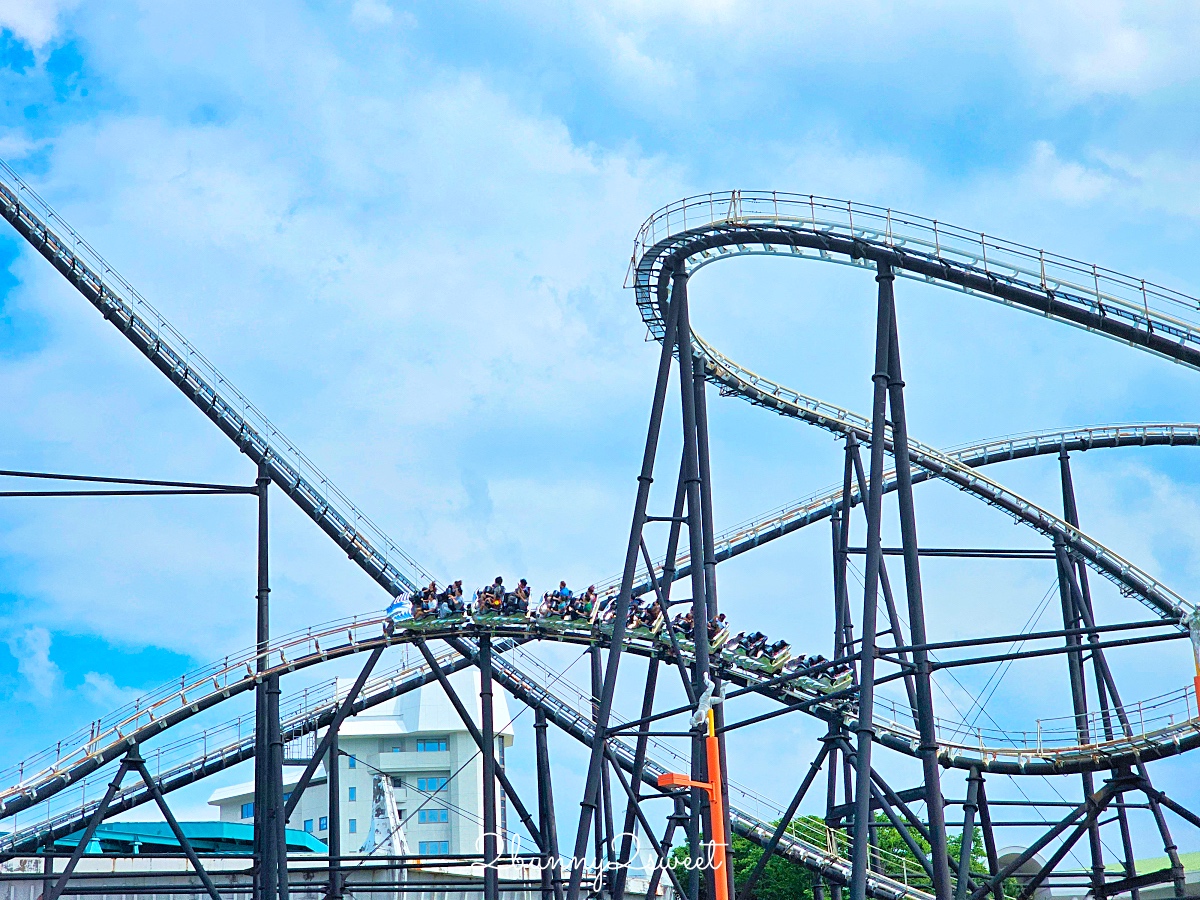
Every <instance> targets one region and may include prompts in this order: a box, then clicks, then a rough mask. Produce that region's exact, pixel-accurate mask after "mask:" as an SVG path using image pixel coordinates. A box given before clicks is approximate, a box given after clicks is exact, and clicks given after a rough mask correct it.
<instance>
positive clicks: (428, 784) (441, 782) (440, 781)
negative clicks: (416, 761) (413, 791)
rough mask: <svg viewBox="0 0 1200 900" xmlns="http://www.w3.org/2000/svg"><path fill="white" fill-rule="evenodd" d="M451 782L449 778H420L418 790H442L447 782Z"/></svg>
mask: <svg viewBox="0 0 1200 900" xmlns="http://www.w3.org/2000/svg"><path fill="white" fill-rule="evenodd" d="M449 782H450V779H449V778H440V777H439V778H418V779H417V790H418V791H429V792H431V793H432V792H433V791H440V790H441V789H442V788H444V787H445V786H446V785H447V784H449Z"/></svg>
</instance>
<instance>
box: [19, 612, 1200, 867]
mask: <svg viewBox="0 0 1200 900" xmlns="http://www.w3.org/2000/svg"><path fill="white" fill-rule="evenodd" d="M383 622H384V618H383V617H382V616H368V617H355V618H352V619H343V620H338V621H334V622H330V623H328V624H326V625H323V626H320V627H314V628H310V629H306V630H304V631H302V632H297V633H295V634H293V635H288V636H285V637H283V638H279V639H276V640H274V641H273V642H272V643H271V645H270V647H269V648H268V649H267V651H266V652H265V653H264V654H262V656H264V657H265V660H266V671H265V673H262V674H260V673H258V671H257V665H256V664H257V662H258V659H259V656H260V654H259V653H258V652H256V651H255V650H254V649H248V650H246V651H244V652H242V653H239V654H234V655H232V656H228V657H224V658H223V659H222V660H219V661H217V662H215V663H213V664H211V665H209V666H206V667H203V668H201V669H197V670H195V671H194V672H192V673H189V674H188V675H186V676H184V677H183V678H181V679H180V681H178V682H172V683H170V684H167V685H164V686H162V687H161V688H160V689H158V690H156V691H154V692H151V693H150V694H147V695H145V696H144V697H141V698H138V699H137V700H136V701H134V702H132V703H130V704H127V705H126V706H124V707H122V708H121V709H118V710H117V711H115V712H113V713H110V714H109V715H107V716H105V717H104V718H102V719H100V720H97V721H96V722H93V723H92V724H91V725H90V726H89V727H88V728H87V729H81V730H80V731H78V732H76V733H75V734H74V735H72V736H70V737H68V738H67V739H64V740H63V741H60V742H59V743H58V744H56V745H55V746H54V747H51V748H48V749H47V750H45V751H43V752H42V753H40V754H37V755H35V756H33V757H30V758H28V759H26V760H23V761H22V762H20V763H18V764H17V765H15V766H10V767H9V768H8V769H6V770H4V771H2V772H0V782H3V783H8V784H11V786H10V787H8V788H6V789H5V790H3V792H0V818H6V819H7V818H11V817H12V816H15V815H17V814H18V813H20V812H22V811H24V810H28V809H31V808H33V807H36V806H37V805H38V804H40V803H45V802H47V801H49V800H50V799H51V798H53V797H55V796H56V795H58V794H59V793H61V792H63V791H66V790H68V789H71V788H73V787H75V786H77V785H79V784H80V783H81V782H82V781H84V780H85V779H87V778H88V777H89V776H92V775H93V774H94V773H97V772H99V770H100V769H102V768H103V767H104V766H106V765H108V764H109V763H112V762H114V761H115V760H117V759H118V758H119V757H120V756H121V755H123V754H124V753H125V751H126V750H127V749H129V748H130V747H132V746H133V745H135V744H139V745H140V744H144V743H145V742H147V741H149V740H151V739H153V738H155V737H158V736H159V735H161V734H163V733H164V732H166V731H167V730H168V729H171V728H174V727H178V726H180V725H181V724H183V723H184V722H186V721H187V720H188V719H190V718H191V717H193V716H195V715H197V714H199V713H201V712H203V711H205V710H207V709H210V708H212V707H215V706H216V705H218V704H220V703H223V702H226V701H228V700H230V699H232V698H234V697H236V696H238V695H239V694H243V693H246V692H248V691H250V690H252V689H253V688H254V686H255V685H256V683H257V681H258V680H259V679H260V678H264V677H266V675H268V674H270V673H272V672H275V673H280V674H285V673H290V672H296V671H301V670H304V669H308V668H310V667H312V666H315V665H319V664H321V663H324V662H328V661H330V660H335V659H342V658H345V657H348V656H351V655H354V654H357V653H362V652H368V651H371V650H374V649H376V648H377V647H379V646H381V645H391V644H395V645H402V644H406V643H410V642H412V641H414V640H416V639H418V638H421V639H426V640H434V639H441V640H475V639H476V638H478V637H479V636H480V635H481V634H484V633H487V634H489V635H492V636H493V637H495V638H496V639H498V640H504V641H511V642H524V641H527V640H554V641H564V642H568V643H574V644H581V645H592V644H596V643H600V644H606V643H607V642H608V640H609V634H607V633H606V632H605V630H604V629H598V628H596V627H593V626H591V625H589V624H587V623H582V624H570V623H562V622H555V623H553V624H547V623H540V622H537V621H536V620H534V621H530V620H525V619H517V618H493V617H486V618H484V619H481V620H479V621H473V620H470V619H466V620H464V619H456V620H436V621H433V622H430V623H429V624H422V625H420V626H414V627H412V628H407V629H398V630H397V631H396V632H395V633H394V634H393V635H391V636H387V635H385V634H384V633H383V627H382V626H383ZM498 646H499V647H502V648H504V649H507V648H509V647H511V646H514V644H513V643H509V644H498ZM624 649H625V651H626V652H632V653H635V654H638V655H641V656H646V657H649V656H659V657H664V656H668V655H669V653H670V649H669V648H668V647H667V646H665V644H664V640H663V639H662V638H661V637H656V636H654V635H652V634H650V633H648V632H646V631H645V630H640V631H635V632H632V633H630V634H628V635H627V637H626V641H625V645H624ZM681 650H682V652H683V656H684V660H685V662H690V661H691V659H692V654H691V645H690V644H688V643H686V642H685V643H684V644H683V646H682V647H681ZM713 662H714V665H715V666H717V667H719V669H720V671H721V672H722V675H723V677H724V678H725V679H726V680H728V681H729V682H731V683H734V684H737V685H739V686H743V687H751V688H754V689H756V690H757V692H758V693H761V694H763V695H764V696H766V697H769V698H771V699H774V700H776V701H778V702H780V703H782V704H785V705H788V706H792V705H796V704H804V705H805V707H804V708H805V710H806V711H807V712H809V713H811V714H813V715H815V716H817V717H819V718H821V719H824V720H826V721H847V722H851V723H852V722H853V721H854V704H853V696H852V694H851V693H848V692H837V693H836V694H833V695H827V694H826V693H825V690H827V688H826V689H822V687H821V686H820V684H819V683H818V682H817V681H815V680H813V679H810V678H797V679H794V680H791V681H786V682H782V683H780V682H778V681H777V680H776V679H775V678H774V677H773V675H772V673H770V672H768V671H764V670H762V669H760V668H756V667H754V665H753V664H751V663H750V662H748V661H747V660H746V659H745V657H743V656H741V655H738V654H732V653H729V652H727V651H720V652H719V653H716V654H714V658H713ZM432 677H433V676H432V675H430V674H428V672H427V670H426V669H425V667H424V666H422V665H416V666H413V665H408V664H405V665H404V666H402V667H400V668H399V669H397V670H395V671H393V672H390V673H388V674H386V675H381V676H378V677H376V678H375V679H374V680H372V681H371V682H370V683H369V686H368V691H367V692H366V693H365V694H364V698H365V699H364V700H363V701H362V703H363V704H364V707H363V708H365V706H368V705H373V704H374V703H377V702H381V701H382V700H384V699H387V698H389V697H392V696H396V695H397V694H398V693H401V692H403V690H408V689H411V688H412V687H417V686H420V685H421V684H425V683H428V681H429V680H430V679H431V678H432ZM371 698H375V699H371ZM312 702H313V703H316V704H317V705H318V706H320V704H321V703H324V702H326V701H325V699H324V698H322V697H321V696H320V695H319V694H315V695H314V699H313V701H312ZM330 702H331V701H330ZM312 709H313V706H312V703H308V702H304V701H302V702H300V703H299V705H298V706H296V708H295V712H294V713H292V714H291V715H290V716H289V717H288V719H287V723H285V726H284V732H285V738H286V739H289V740H290V739H292V738H294V737H297V736H299V735H300V734H303V733H307V732H308V731H311V730H313V729H315V728H317V727H323V726H324V725H325V724H327V722H328V717H327V715H328V712H327V710H326V711H321V712H320V713H319V715H320V716H324V718H319V719H314V718H313V716H314V715H318V714H317V713H313V712H312ZM322 710H324V707H322ZM880 710H881V712H882V713H883V715H877V716H876V720H875V724H876V728H877V730H878V733H879V737H878V740H879V742H880V743H881V744H883V745H884V746H887V747H889V748H891V749H893V750H896V751H898V752H901V753H905V754H909V755H911V754H913V753H915V752H916V746H917V732H916V729H915V726H914V725H913V724H912V723H911V721H906V720H905V718H904V714H903V712H902V711H901V710H899V709H898V708H897V707H895V706H890V707H889V706H886V705H883V704H881V706H880ZM1127 710H1128V711H1129V712H1130V715H1131V717H1132V718H1133V720H1134V721H1139V722H1141V723H1143V724H1146V723H1147V721H1148V725H1149V727H1147V728H1145V729H1144V730H1143V732H1141V733H1138V734H1135V735H1133V736H1130V737H1118V738H1116V739H1114V740H1112V741H1107V742H1099V743H1096V744H1091V745H1087V746H1078V745H1076V744H1074V743H1072V742H1071V739H1070V738H1071V735H1073V734H1074V719H1070V720H1064V721H1063V722H1061V723H1055V727H1050V726H1049V724H1048V723H1047V725H1046V727H1041V728H1039V729H1037V730H1036V731H1035V730H1034V729H1032V728H1031V729H1028V730H1026V731H1024V732H1013V733H1003V732H989V733H987V738H988V742H987V743H984V742H983V740H982V739H981V740H980V741H978V742H974V741H970V740H965V739H964V740H947V741H944V742H940V746H939V754H940V757H941V759H942V762H943V764H944V765H947V766H954V767H957V768H968V769H969V768H971V767H978V768H981V769H982V770H984V771H988V772H997V773H1005V774H1024V773H1027V774H1038V773H1040V774H1062V773H1070V772H1078V771H1091V770H1102V769H1109V768H1112V767H1113V766H1116V765H1121V764H1125V763H1129V762H1131V761H1134V760H1139V759H1140V760H1142V761H1149V760H1153V759H1157V758H1161V757H1166V756H1172V755H1176V754H1178V753H1181V752H1185V751H1187V750H1190V749H1192V748H1193V747H1196V746H1200V717H1198V715H1197V713H1196V705H1195V694H1194V692H1192V691H1185V692H1183V693H1181V694H1179V695H1178V696H1175V695H1171V696H1170V697H1168V698H1163V699H1162V700H1160V701H1159V702H1158V703H1157V704H1156V703H1155V702H1153V701H1150V702H1147V703H1143V704H1139V705H1138V706H1137V707H1127ZM1147 711H1149V717H1148V719H1147V716H1146V712H1147ZM236 721H237V720H234V722H235V723H236ZM940 724H941V725H942V727H943V729H944V730H945V731H946V732H952V733H955V734H957V733H960V732H962V731H963V726H962V725H961V723H954V722H945V723H940ZM231 727H233V725H232V724H231V723H226V725H225V726H218V727H217V732H222V729H223V732H228V730H229V729H230V728H231ZM214 733H216V732H214ZM969 734H970V735H971V736H974V735H975V734H976V731H975V730H974V729H971V730H970V731H969ZM980 735H981V737H982V733H980ZM242 738H243V736H242V735H241V734H240V733H239V735H238V740H242ZM246 739H247V740H251V741H252V738H246ZM189 741H190V743H189ZM197 741H199V742H200V743H201V745H202V748H203V749H202V751H198V752H197V753H196V755H194V756H189V757H188V758H187V759H186V760H185V762H184V763H183V764H181V771H180V772H179V773H178V774H172V775H171V779H172V781H171V782H170V783H171V784H172V785H174V786H181V785H182V784H186V783H191V782H192V781H194V780H196V779H198V778H202V777H205V776H206V775H208V774H211V773H212V772H213V771H217V770H219V769H220V768H223V767H225V765H232V764H234V763H235V762H240V761H241V760H242V759H245V758H249V757H248V756H247V755H245V754H250V755H252V754H253V745H252V743H251V744H249V745H247V746H246V747H244V748H243V749H242V750H239V751H237V754H241V755H236V754H235V755H233V756H231V755H229V754H228V753H227V752H226V751H223V750H221V749H220V747H219V746H217V744H218V743H219V742H217V740H216V738H213V740H212V744H213V746H210V741H209V738H208V737H206V736H205V735H201V736H199V737H193V738H190V739H185V740H184V741H183V742H181V744H180V746H181V747H182V746H188V747H193V749H194V748H195V745H196V742H197ZM993 741H996V742H995V743H992V742H993ZM230 752H232V751H230ZM171 758H174V757H169V759H171ZM221 760H225V762H221ZM176 779H179V780H178V782H177V781H176ZM131 790H132V789H131ZM130 796H136V794H131V795H130ZM143 799H144V798H143ZM139 802H140V801H139ZM132 805H136V804H132ZM49 818H50V819H51V820H52V819H53V816H51V817H49ZM71 823H74V824H77V820H76V819H70V820H69V822H66V821H64V822H63V823H59V824H58V825H54V826H53V827H55V828H56V830H61V829H62V828H66V827H67V825H68V824H71ZM43 830H44V829H43ZM18 834H21V833H20V832H18ZM16 839H17V838H16V836H14V838H13V840H16ZM4 847H5V844H4V843H3V842H0V851H2V850H3V849H4Z"/></svg>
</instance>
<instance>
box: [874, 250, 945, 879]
mask: <svg viewBox="0 0 1200 900" xmlns="http://www.w3.org/2000/svg"><path fill="white" fill-rule="evenodd" d="M876 278H877V280H878V281H879V294H880V305H881V306H884V305H886V306H887V311H888V316H889V319H890V325H891V327H890V328H889V329H888V358H887V363H888V399H889V401H890V406H891V412H892V442H893V450H892V452H893V455H894V456H895V459H896V495H897V499H898V500H899V506H900V542H901V544H902V545H903V547H904V584H905V588H906V590H907V594H908V627H909V630H910V631H911V632H912V641H913V643H914V644H917V645H920V644H924V643H926V642H927V641H928V637H927V636H926V633H925V601H924V598H923V593H922V589H921V563H920V558H919V555H918V544H917V516H916V509H915V507H914V505H913V492H912V468H911V465H910V463H909V458H908V424H907V420H906V417H905V412H904V377H903V374H902V373H901V368H900V336H899V329H898V328H897V325H896V303H895V298H894V297H893V295H892V284H893V282H894V281H895V275H894V274H893V273H892V269H891V266H889V265H886V264H882V263H881V264H880V265H879V274H878V275H877V276H876ZM885 296H886V299H885ZM872 449H873V448H872ZM872 462H874V455H873V454H872ZM864 651H865V645H864ZM913 663H914V664H915V665H916V675H915V678H914V681H915V683H916V695H917V730H918V732H919V733H920V740H921V743H920V746H919V748H918V752H919V753H920V756H921V767H922V769H923V770H924V775H925V796H926V804H927V808H928V810H929V834H930V836H929V843H930V851H929V852H930V857H931V859H932V862H933V888H934V894H935V895H936V896H937V898H938V900H950V898H951V896H952V894H953V890H952V888H951V885H950V865H949V862H950V861H949V855H948V851H947V847H946V819H945V815H946V814H945V809H944V807H943V805H942V786H941V767H940V766H939V764H938V745H937V724H936V720H935V718H934V709H933V690H932V686H931V681H930V671H931V670H930V668H929V654H928V653H925V652H924V651H920V650H914V651H913ZM964 877H965V876H964ZM856 900H858V898H856Z"/></svg>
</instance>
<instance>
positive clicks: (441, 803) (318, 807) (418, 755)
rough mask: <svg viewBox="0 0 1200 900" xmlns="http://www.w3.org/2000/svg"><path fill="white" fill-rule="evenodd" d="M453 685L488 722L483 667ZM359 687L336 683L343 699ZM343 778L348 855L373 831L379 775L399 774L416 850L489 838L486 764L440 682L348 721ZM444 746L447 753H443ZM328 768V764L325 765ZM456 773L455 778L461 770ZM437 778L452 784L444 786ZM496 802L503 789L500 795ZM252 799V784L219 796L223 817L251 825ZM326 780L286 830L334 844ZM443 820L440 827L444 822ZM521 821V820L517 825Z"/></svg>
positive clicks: (502, 715)
mask: <svg viewBox="0 0 1200 900" xmlns="http://www.w3.org/2000/svg"><path fill="white" fill-rule="evenodd" d="M450 681H451V684H452V685H453V687H454V689H455V691H456V692H457V693H458V695H459V697H461V698H462V701H463V703H464V704H466V706H467V708H468V710H470V711H471V713H472V717H473V718H474V720H475V723H476V724H477V725H478V724H480V722H481V718H480V708H479V671H478V670H477V669H475V668H473V667H472V668H469V669H464V670H463V671H461V672H457V673H455V674H454V675H452V676H451V678H450ZM351 684H352V680H350V679H345V680H343V679H338V692H339V694H340V695H344V694H345V693H346V692H347V691H349V689H350V687H351ZM492 705H493V711H494V721H495V727H496V742H497V756H499V754H500V752H501V745H502V746H503V747H504V748H507V747H509V746H511V745H512V742H513V729H512V726H511V725H510V724H509V712H508V705H507V703H506V702H505V696H504V693H503V691H501V690H499V689H497V690H496V691H495V693H494V694H493V697H492ZM338 741H339V746H340V749H341V751H342V755H341V756H340V759H339V765H340V770H339V775H340V777H341V832H342V852H343V853H348V854H349V853H357V852H358V850H359V848H360V847H361V846H362V844H363V842H364V841H365V840H366V838H367V835H368V833H369V832H370V824H371V789H372V779H373V777H374V776H375V775H376V774H377V773H379V772H383V773H386V774H387V775H388V776H389V777H391V778H392V783H393V791H394V793H395V796H396V805H397V806H398V807H399V809H400V810H401V811H402V813H401V816H402V821H403V823H404V830H405V833H406V835H407V838H408V842H409V846H410V847H411V848H412V851H413V852H414V853H417V852H421V846H422V845H425V848H426V849H425V852H427V853H438V852H442V851H443V846H442V845H444V850H445V852H449V853H452V854H465V853H478V852H481V847H482V836H483V826H482V821H483V759H482V757H481V756H478V755H477V752H478V747H477V746H476V744H475V741H474V740H473V739H472V738H471V734H470V732H468V731H467V729H466V728H465V727H464V726H463V724H462V721H461V720H460V719H459V717H458V714H457V713H456V712H455V711H454V707H453V706H452V705H451V704H450V701H449V699H448V698H447V697H446V695H445V693H444V692H443V691H442V689H441V687H440V686H439V685H437V684H433V685H429V686H426V687H424V688H420V689H418V690H415V691H412V692H410V693H408V694H405V695H403V696H401V697H397V698H395V699H393V700H389V701H387V702H385V703H382V704H380V705H379V706H376V707H374V708H372V709H369V710H366V711H365V712H363V713H362V714H360V715H357V716H353V717H351V718H349V719H347V720H346V721H345V722H344V723H343V724H342V727H341V730H340V732H339V739H338ZM443 745H444V748H445V749H441V748H442V747H443ZM324 765H326V766H327V765H329V760H325V763H324ZM302 771H303V770H302V769H301V768H299V767H291V766H289V767H287V768H285V769H284V792H285V793H287V792H289V791H290V790H291V788H292V787H293V786H294V785H295V783H296V781H297V779H298V778H299V777H300V774H301V772H302ZM456 773H457V774H456ZM434 779H447V783H446V784H445V786H444V787H440V788H438V787H437V784H438V782H435V781H434ZM498 796H499V790H498ZM253 800H254V785H253V783H252V782H251V783H247V784H240V785H233V786H231V787H227V788H222V789H220V790H218V791H216V792H214V793H213V795H212V796H211V797H210V798H209V801H208V802H209V804H210V805H212V806H215V807H216V808H217V810H218V815H219V818H220V819H221V821H224V822H248V821H250V817H243V812H247V813H249V809H248V808H244V807H245V805H246V804H250V803H252V802H253ZM506 807H507V804H504V803H498V810H497V821H498V822H501V823H502V824H503V819H504V818H505V817H506V815H505V814H506V812H507V809H506ZM328 815H329V795H328V780H327V778H326V777H325V770H324V767H322V769H321V770H319V772H318V776H317V777H315V778H314V779H313V780H312V782H310V784H309V787H308V789H307V790H306V791H305V792H304V796H303V797H301V800H300V803H299V805H298V806H297V807H296V811H295V813H294V814H293V815H292V817H291V818H290V819H289V820H288V827H289V828H295V829H298V830H309V831H311V832H312V833H313V834H314V835H316V837H317V838H318V839H319V840H321V841H324V842H326V843H328V840H329V832H328V827H327V821H328ZM443 818H444V819H445V821H442V819H443ZM510 824H515V822H513V823H510Z"/></svg>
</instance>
